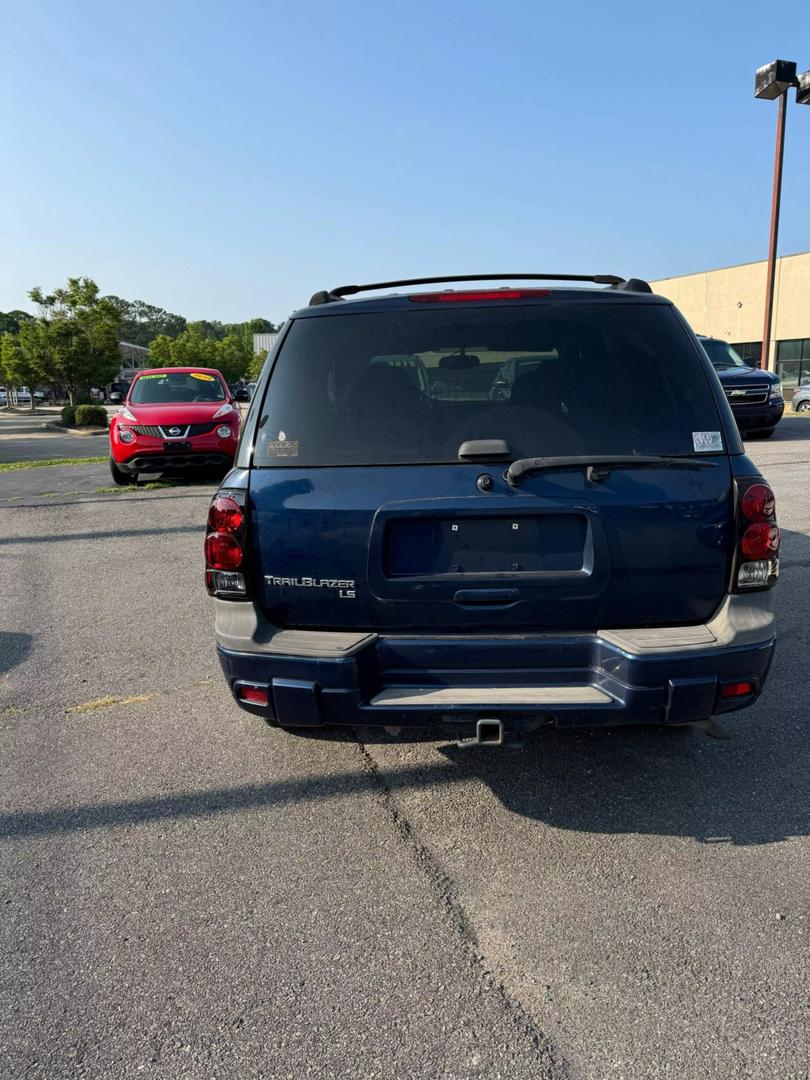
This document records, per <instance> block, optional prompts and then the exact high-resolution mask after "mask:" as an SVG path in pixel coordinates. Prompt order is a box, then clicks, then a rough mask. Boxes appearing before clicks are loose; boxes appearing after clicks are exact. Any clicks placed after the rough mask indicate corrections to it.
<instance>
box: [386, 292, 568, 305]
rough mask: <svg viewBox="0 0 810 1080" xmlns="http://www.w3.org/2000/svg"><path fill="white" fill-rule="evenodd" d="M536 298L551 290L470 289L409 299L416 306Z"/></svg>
mask: <svg viewBox="0 0 810 1080" xmlns="http://www.w3.org/2000/svg"><path fill="white" fill-rule="evenodd" d="M535 296H551V289H470V290H467V291H464V292H455V291H453V292H432V293H414V295H413V296H409V297H408V299H409V300H410V301H411V302H412V303H414V304H463V303H465V302H468V301H469V302H473V301H476V300H528V299H529V298H530V297H535Z"/></svg>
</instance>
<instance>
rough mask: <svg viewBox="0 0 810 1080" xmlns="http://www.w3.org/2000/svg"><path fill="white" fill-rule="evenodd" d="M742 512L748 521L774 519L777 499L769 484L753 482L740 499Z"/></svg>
mask: <svg viewBox="0 0 810 1080" xmlns="http://www.w3.org/2000/svg"><path fill="white" fill-rule="evenodd" d="M740 513H741V514H742V516H743V517H744V518H745V519H746V520H747V521H773V519H774V516H775V514H776V499H775V498H774V494H773V492H772V491H771V489H770V488H769V487H768V485H767V484H752V485H751V486H750V487H749V488H747V489H746V491H745V494H744V495H743V497H742V499H741V501H740Z"/></svg>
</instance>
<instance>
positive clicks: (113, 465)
mask: <svg viewBox="0 0 810 1080" xmlns="http://www.w3.org/2000/svg"><path fill="white" fill-rule="evenodd" d="M238 441H239V410H238V408H237V407H236V405H234V402H233V399H232V397H231V394H230V391H229V390H228V386H227V384H226V382H225V380H224V379H223V377H222V375H221V374H220V373H219V372H218V371H215V370H214V369H213V368H190V367H189V368H180V367H178V368H153V369H151V370H148V371H141V372H139V374H138V375H136V377H135V379H134V380H133V382H132V385H131V386H130V388H129V393H128V394H127V398H126V401H125V402H124V404H123V406H122V408H121V409H119V410H118V412H117V413H115V415H114V416H113V418H112V420H111V421H110V471H111V472H112V477H113V480H114V481H115V482H116V484H131V483H133V482H134V481H136V480H137V479H138V473H142V472H143V473H158V472H159V473H178V472H183V473H185V472H189V471H191V470H193V469H201V468H208V469H211V470H214V469H217V470H219V471H220V472H224V471H225V470H227V469H229V468H230V467H231V465H232V464H233V458H234V454H235V453H236V444H237V442H238Z"/></svg>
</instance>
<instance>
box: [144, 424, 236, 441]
mask: <svg viewBox="0 0 810 1080" xmlns="http://www.w3.org/2000/svg"><path fill="white" fill-rule="evenodd" d="M215 427H216V424H186V425H185V426H184V425H183V424H168V425H167V426H165V427H158V426H157V425H156V424H136V425H134V426H133V427H132V431H134V432H135V434H136V435H151V437H152V438H153V439H192V438H194V436H195V435H207V434H208V433H209V432H211V431H213V430H214V428H215ZM172 428H179V429H180V430H179V431H177V432H174V433H173V434H171V435H170V434H169V432H170V431H171V430H172Z"/></svg>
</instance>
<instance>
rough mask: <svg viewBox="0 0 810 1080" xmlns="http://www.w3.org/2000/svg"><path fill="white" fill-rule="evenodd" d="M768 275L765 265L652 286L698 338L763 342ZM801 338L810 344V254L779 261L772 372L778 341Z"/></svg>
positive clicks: (749, 265) (747, 265)
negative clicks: (704, 336) (671, 303)
mask: <svg viewBox="0 0 810 1080" xmlns="http://www.w3.org/2000/svg"><path fill="white" fill-rule="evenodd" d="M766 275H767V263H766V262H765V261H764V260H763V261H762V262H755V263H744V264H743V265H742V266H729V267H725V268H723V269H720V270H706V271H704V272H702V273H699V274H686V275H685V276H683V277H673V278H662V279H661V280H659V281H651V282H650V285H651V286H652V289H653V291H654V292H657V293H660V295H661V296H666V297H667V298H668V299H670V300H672V301H673V303H674V304H675V305H676V307H678V308H679V309H680V310H681V311H682V312H683V314H684V316H685V317H686V319H687V321H688V322H689V323H690V325H691V326H692V328H693V329H694V330H695V331H697V332H698V333H700V334H709V335H710V336H712V337H718V338H723V339H724V340H725V341H728V342H732V343H737V342H761V341H762V324H763V322H764V320H765V283H766ZM796 338H804V339H810V251H805V252H802V253H801V254H799V255H784V256H783V257H782V258H780V259H777V262H776V280H775V287H774V315H773V328H772V330H771V341H772V344H771V355H770V357H769V362H768V367H769V368H770V369H771V370H775V368H776V354H777V349H776V344H777V342H779V341H787V340H791V339H796Z"/></svg>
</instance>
